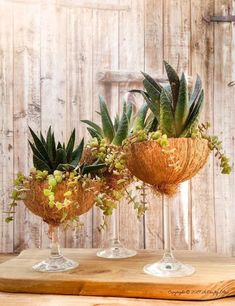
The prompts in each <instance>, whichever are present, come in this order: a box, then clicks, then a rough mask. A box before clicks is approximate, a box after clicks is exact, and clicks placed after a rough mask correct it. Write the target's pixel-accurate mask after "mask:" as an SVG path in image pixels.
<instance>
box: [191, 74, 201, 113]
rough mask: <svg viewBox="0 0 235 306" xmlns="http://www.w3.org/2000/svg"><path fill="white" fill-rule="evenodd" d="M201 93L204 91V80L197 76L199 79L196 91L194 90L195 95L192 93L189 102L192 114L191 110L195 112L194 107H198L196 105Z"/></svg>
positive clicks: (195, 87)
mask: <svg viewBox="0 0 235 306" xmlns="http://www.w3.org/2000/svg"><path fill="white" fill-rule="evenodd" d="M201 91H202V80H201V78H200V77H199V75H197V79H196V83H195V86H194V90H193V93H192V95H191V97H190V100H189V107H190V112H191V110H193V108H194V106H195V105H196V103H197V101H198V99H199V96H200V93H201Z"/></svg>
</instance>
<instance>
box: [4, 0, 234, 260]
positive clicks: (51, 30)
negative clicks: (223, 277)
mask: <svg viewBox="0 0 235 306" xmlns="http://www.w3.org/2000/svg"><path fill="white" fill-rule="evenodd" d="M234 7H235V3H234V0H222V1H221V0H215V1H214V0H136V1H131V0H111V1H110V0H109V1H107V0H93V1H89V5H88V4H87V1H82V0H77V1H72V0H70V1H69V0H63V1H61V0H60V1H59V0H58V1H55V0H48V1H40V0H20V1H19V0H15V1H13V0H12V1H6V0H1V1H0V84H1V86H0V97H1V100H0V115H1V123H0V152H1V158H0V184H1V186H0V188H1V212H2V211H4V210H5V209H6V206H7V203H8V199H7V192H8V190H7V189H8V186H10V185H11V181H12V178H13V175H14V174H15V173H16V172H17V171H18V170H21V171H25V172H27V171H28V169H29V168H30V166H31V155H30V150H29V149H28V145H27V137H28V130H27V129H28V128H27V127H28V125H31V126H32V127H33V128H34V129H40V128H41V129H42V130H43V131H45V130H46V129H47V128H48V126H49V125H50V124H51V125H52V126H53V128H54V129H55V131H56V136H57V137H62V138H63V139H67V138H68V135H69V133H70V131H71V130H72V128H73V127H76V128H78V137H79V138H81V137H82V136H85V137H86V139H87V137H88V135H87V133H86V129H85V126H84V125H82V124H81V123H80V120H81V119H84V118H87V119H98V117H97V114H96V110H97V108H98V94H102V95H104V96H105V97H106V99H107V101H108V103H109V107H110V109H111V112H112V114H115V113H116V112H117V111H118V110H119V109H120V105H121V99H122V96H123V95H124V94H125V92H126V91H127V90H128V89H129V88H131V87H141V83H140V82H139V75H138V73H137V72H138V71H140V70H145V71H146V72H149V73H153V74H154V75H159V76H163V74H164V69H163V64H162V60H163V59H166V60H167V61H169V62H170V63H171V64H172V65H174V66H175V67H177V69H178V71H179V72H180V71H181V70H182V69H184V70H186V72H188V74H192V75H195V74H196V73H199V74H200V75H201V77H202V79H203V82H204V88H205V91H206V107H205V109H204V112H203V114H202V119H203V120H204V121H211V122H212V123H213V130H212V132H213V131H214V132H215V134H218V135H219V136H220V137H221V138H222V139H223V141H224V145H225V148H226V151H227V153H228V154H229V155H230V157H231V158H232V160H234V158H235V152H234V132H235V131H234V130H235V123H234V119H233V117H234V115H235V98H234V97H235V92H234V88H235V87H234V86H233V87H231V86H228V83H229V82H231V81H234V80H235V56H234V54H235V52H234V47H235V46H234V41H235V36H234V33H235V32H234V25H233V24H232V23H218V24H213V23H211V24H208V23H206V22H205V21H204V20H203V19H202V17H203V16H205V15H213V14H215V15H225V14H227V13H228V11H229V10H230V12H232V11H233V10H235V8H234ZM106 70H110V71H115V82H109V81H110V80H106V82H101V81H100V80H99V79H98V75H99V77H100V75H101V74H100V73H101V72H103V71H106ZM122 71H129V72H132V73H131V75H130V79H128V74H126V73H125V74H124V75H123V76H122ZM135 75H136V76H137V78H136V80H135V79H134V80H133V77H134V78H135ZM119 80H120V81H119ZM216 166H217V165H216V160H214V158H213V156H211V158H210V160H209V163H208V165H207V167H205V169H203V170H202V171H201V172H200V173H199V174H198V175H197V176H196V177H195V178H194V179H193V180H191V181H190V182H186V183H185V184H183V185H182V188H181V192H180V194H179V195H178V196H177V197H176V198H175V199H173V200H170V202H171V204H172V207H173V210H172V234H173V244H174V247H175V248H177V249H195V250H201V251H217V252H219V253H224V254H228V255H235V223H234V217H235V205H234V200H235V189H234V183H235V182H234V179H235V175H234V172H233V173H232V175H231V176H229V177H225V176H221V175H220V174H219V170H218V168H217V167H216ZM147 199H148V202H149V205H148V207H149V210H148V211H147V213H146V215H145V217H144V218H142V220H141V221H137V220H136V218H135V212H134V211H133V208H132V207H131V206H129V205H127V203H125V202H123V203H122V204H121V205H120V208H119V214H120V225H121V226H120V236H121V238H122V240H123V242H125V244H126V245H128V246H129V247H132V248H144V247H146V248H162V247H163V238H162V237H163V226H162V204H163V201H166V199H161V198H157V197H156V196H154V195H153V194H152V193H151V192H150V191H149V192H148V196H147ZM0 220H1V222H0V227H1V229H0V231H1V235H0V251H1V252H12V251H19V250H21V249H22V248H26V247H39V246H44V247H45V246H48V239H47V235H46V232H47V227H46V226H45V224H43V223H42V222H41V220H40V219H39V218H37V217H35V216H32V214H31V213H29V212H28V211H27V209H25V207H24V206H23V205H20V206H19V207H18V208H17V213H16V218H15V221H14V224H5V223H4V215H3V214H2V213H1V215H0ZM101 220H102V216H101V213H100V212H99V211H98V209H96V208H94V209H93V211H90V212H89V213H87V214H86V215H84V216H83V217H82V221H83V222H84V227H83V228H82V229H80V230H68V231H67V232H66V233H64V234H63V236H62V244H63V245H65V246H73V247H78V246H80V247H92V246H93V247H99V246H100V245H101V244H102V242H103V240H104V239H107V238H108V237H110V235H111V230H110V231H108V232H102V233H99V232H98V231H97V226H98V225H99V223H100V222H101Z"/></svg>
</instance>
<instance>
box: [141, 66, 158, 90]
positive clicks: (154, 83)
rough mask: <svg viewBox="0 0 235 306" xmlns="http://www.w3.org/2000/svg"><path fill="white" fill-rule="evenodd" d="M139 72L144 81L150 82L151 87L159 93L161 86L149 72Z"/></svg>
mask: <svg viewBox="0 0 235 306" xmlns="http://www.w3.org/2000/svg"><path fill="white" fill-rule="evenodd" d="M141 73H142V74H143V76H144V77H145V79H146V81H148V82H149V83H151V84H152V85H153V87H154V88H156V89H157V90H158V91H159V93H161V91H162V86H161V85H160V84H159V83H157V82H156V81H155V80H154V79H153V78H152V77H151V76H150V75H149V74H147V73H145V72H143V71H141Z"/></svg>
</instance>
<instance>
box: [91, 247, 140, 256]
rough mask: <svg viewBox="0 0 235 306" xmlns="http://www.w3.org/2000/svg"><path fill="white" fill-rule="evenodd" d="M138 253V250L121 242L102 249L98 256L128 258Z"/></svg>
mask: <svg viewBox="0 0 235 306" xmlns="http://www.w3.org/2000/svg"><path fill="white" fill-rule="evenodd" d="M136 254H137V253H136V251H134V250H130V249H127V248H125V247H123V246H122V245H121V244H113V245H112V246H110V247H109V248H105V249H101V250H99V251H98V252H97V253H96V255H97V256H98V257H103V258H110V259H119V258H128V257H132V256H135V255H136Z"/></svg>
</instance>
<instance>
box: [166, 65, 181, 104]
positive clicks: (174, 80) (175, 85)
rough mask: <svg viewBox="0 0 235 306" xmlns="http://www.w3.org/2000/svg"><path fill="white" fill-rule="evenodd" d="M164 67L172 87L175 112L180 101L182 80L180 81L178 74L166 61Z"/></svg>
mask: <svg viewBox="0 0 235 306" xmlns="http://www.w3.org/2000/svg"><path fill="white" fill-rule="evenodd" d="M164 66H165V69H166V73H167V77H168V80H169V82H170V85H171V92H172V98H173V101H172V102H173V109H174V110H175V109H176V104H177V101H178V96H179V88H180V80H179V77H178V74H177V72H176V71H175V70H174V68H172V67H171V65H169V64H168V63H167V62H166V61H164Z"/></svg>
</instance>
